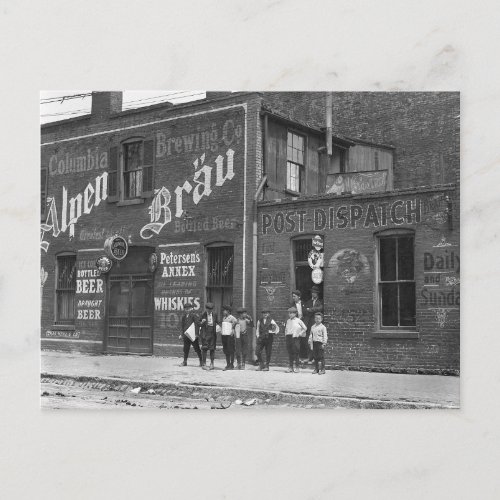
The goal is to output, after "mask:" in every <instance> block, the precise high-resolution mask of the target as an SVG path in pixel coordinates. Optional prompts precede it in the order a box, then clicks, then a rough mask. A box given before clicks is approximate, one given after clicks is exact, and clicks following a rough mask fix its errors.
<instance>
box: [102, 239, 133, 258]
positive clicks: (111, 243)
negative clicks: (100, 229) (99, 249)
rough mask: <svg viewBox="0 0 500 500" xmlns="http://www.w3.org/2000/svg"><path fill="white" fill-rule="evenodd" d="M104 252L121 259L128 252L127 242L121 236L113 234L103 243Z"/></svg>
mask: <svg viewBox="0 0 500 500" xmlns="http://www.w3.org/2000/svg"><path fill="white" fill-rule="evenodd" d="M104 250H105V252H106V254H107V255H108V256H109V257H111V258H112V259H114V260H123V259H124V258H125V257H126V256H127V253H128V243H127V240H126V239H125V238H124V237H123V236H119V235H117V234H115V235H114V236H110V237H109V238H108V239H107V240H106V241H105V243H104Z"/></svg>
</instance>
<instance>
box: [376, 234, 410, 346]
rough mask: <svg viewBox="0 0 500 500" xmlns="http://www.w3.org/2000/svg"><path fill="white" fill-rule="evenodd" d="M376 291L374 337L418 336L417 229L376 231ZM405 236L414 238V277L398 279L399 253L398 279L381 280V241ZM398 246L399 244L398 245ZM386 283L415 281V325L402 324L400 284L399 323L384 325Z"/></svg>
mask: <svg viewBox="0 0 500 500" xmlns="http://www.w3.org/2000/svg"><path fill="white" fill-rule="evenodd" d="M374 237H375V242H374V246H375V255H376V259H375V293H374V311H375V315H376V321H375V331H374V333H373V337H375V338H408V339H412V338H418V336H419V333H418V328H417V296H416V284H417V279H416V269H415V264H416V262H415V255H416V252H415V248H416V235H415V231H414V230H412V229H405V228H395V229H387V230H383V231H379V232H377V233H375V235H374ZM404 237H411V238H412V239H413V242H412V249H413V279H411V280H408V279H404V280H400V279H397V278H398V275H397V254H396V257H395V258H396V276H395V277H396V279H395V280H385V281H382V280H381V264H380V258H381V250H380V242H381V240H382V239H389V238H394V239H398V238H404ZM396 248H398V246H396ZM384 283H397V284H399V283H413V284H414V286H415V324H414V325H401V324H400V323H401V319H400V313H401V309H400V305H399V286H398V309H397V312H398V325H383V324H382V291H381V290H382V286H381V285H382V284H384Z"/></svg>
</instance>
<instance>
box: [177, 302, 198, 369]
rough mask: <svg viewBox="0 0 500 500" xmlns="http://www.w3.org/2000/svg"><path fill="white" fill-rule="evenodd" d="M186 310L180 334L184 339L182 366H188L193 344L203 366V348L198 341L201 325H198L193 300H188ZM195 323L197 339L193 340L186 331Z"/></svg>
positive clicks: (185, 305)
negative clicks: (201, 348)
mask: <svg viewBox="0 0 500 500" xmlns="http://www.w3.org/2000/svg"><path fill="white" fill-rule="evenodd" d="M184 311H186V312H185V313H184V314H183V315H182V319H181V334H180V335H179V338H182V339H183V341H184V361H183V362H182V363H181V364H180V366H187V360H188V357H189V349H190V348H191V346H193V348H194V350H195V351H196V354H197V355H198V359H199V360H200V366H202V362H201V350H200V344H199V341H198V337H199V326H198V318H197V317H196V314H195V313H194V305H193V304H192V303H191V302H188V303H186V304H184ZM193 323H194V330H195V336H196V337H195V339H194V340H191V339H190V338H189V337H188V336H187V335H186V333H185V332H186V331H187V330H188V328H189V327H190V326H191V325H192V324H193Z"/></svg>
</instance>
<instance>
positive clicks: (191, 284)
mask: <svg viewBox="0 0 500 500" xmlns="http://www.w3.org/2000/svg"><path fill="white" fill-rule="evenodd" d="M202 255H203V254H202V247H201V245H190V246H183V245H179V246H175V247H172V249H169V250H168V251H164V252H160V254H159V266H158V267H159V271H160V272H159V273H158V279H157V280H155V297H154V303H155V310H156V311H180V312H181V313H182V311H183V310H184V304H186V303H187V302H192V303H193V305H194V309H195V310H198V309H200V307H201V300H202V296H203V288H204V283H203V262H202Z"/></svg>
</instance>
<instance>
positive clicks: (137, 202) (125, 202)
mask: <svg viewBox="0 0 500 500" xmlns="http://www.w3.org/2000/svg"><path fill="white" fill-rule="evenodd" d="M142 203H144V200H143V199H142V198H134V199H132V200H122V201H119V202H118V203H117V204H116V206H117V207H126V206H128V205H141V204H142Z"/></svg>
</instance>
